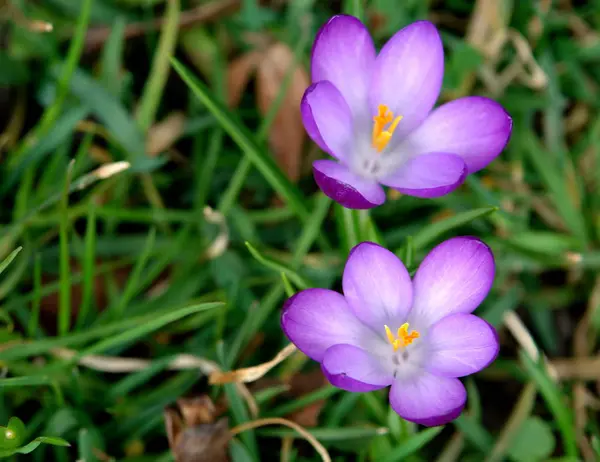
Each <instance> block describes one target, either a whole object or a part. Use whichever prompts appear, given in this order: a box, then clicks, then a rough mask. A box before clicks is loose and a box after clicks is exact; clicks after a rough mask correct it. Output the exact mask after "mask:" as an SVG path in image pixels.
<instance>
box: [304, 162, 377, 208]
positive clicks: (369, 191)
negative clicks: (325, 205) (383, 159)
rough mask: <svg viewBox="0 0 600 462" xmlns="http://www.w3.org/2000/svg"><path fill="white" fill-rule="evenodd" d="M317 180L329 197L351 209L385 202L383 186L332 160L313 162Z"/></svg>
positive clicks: (370, 206) (374, 205)
mask: <svg viewBox="0 0 600 462" xmlns="http://www.w3.org/2000/svg"><path fill="white" fill-rule="evenodd" d="M313 173H314V176H315V181H316V182H317V184H318V185H319V188H321V191H323V192H324V193H325V194H326V195H327V196H328V197H330V198H331V199H333V200H334V201H336V202H338V203H339V204H341V205H343V206H344V207H346V208H349V209H370V208H373V207H376V206H378V205H381V204H383V203H384V202H385V192H384V191H383V188H382V187H381V186H379V185H378V184H377V183H375V182H374V181H368V180H365V179H363V178H361V177H359V176H358V175H356V174H354V173H352V172H351V171H350V170H348V168H347V167H345V166H344V165H341V164H338V163H337V162H334V161H332V160H316V161H315V162H313Z"/></svg>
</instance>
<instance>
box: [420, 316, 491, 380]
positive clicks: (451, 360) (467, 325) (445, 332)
mask: <svg viewBox="0 0 600 462" xmlns="http://www.w3.org/2000/svg"><path fill="white" fill-rule="evenodd" d="M427 341H428V344H429V348H430V352H429V355H428V357H427V363H426V368H427V370H428V371H429V372H431V373H433V374H435V375H442V376H444V377H464V376H465V375H469V374H474V373H475V372H479V371H480V370H481V369H484V368H486V367H487V366H489V365H490V364H491V363H492V362H493V361H494V359H496V356H498V351H499V349H500V344H499V343H498V335H497V334H496V330H495V329H494V328H493V327H492V326H491V325H490V324H489V323H487V322H486V321H484V320H483V319H481V318H478V317H477V316H474V315H472V314H462V313H459V314H453V315H450V316H446V317H445V318H443V319H441V320H440V321H438V322H436V323H435V324H434V325H433V326H432V327H431V329H430V330H429V333H428V336H427Z"/></svg>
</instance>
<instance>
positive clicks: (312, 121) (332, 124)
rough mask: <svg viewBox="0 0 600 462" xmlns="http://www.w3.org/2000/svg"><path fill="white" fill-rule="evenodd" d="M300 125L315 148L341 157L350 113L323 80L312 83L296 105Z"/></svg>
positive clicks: (349, 137)
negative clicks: (299, 116)
mask: <svg viewBox="0 0 600 462" xmlns="http://www.w3.org/2000/svg"><path fill="white" fill-rule="evenodd" d="M300 111H301V113H302V122H303V123H304V128H306V131H307V133H308V135H309V136H310V137H311V138H312V140H313V141H314V142H315V143H317V144H318V145H319V147H320V148H321V149H322V150H323V151H325V152H327V153H329V154H331V155H332V156H333V157H336V158H337V159H340V160H341V159H343V158H344V157H345V156H346V154H347V152H348V149H349V147H350V144H351V142H352V114H351V113H350V108H349V107H348V105H347V104H346V101H345V100H344V97H343V96H342V94H341V93H340V92H339V90H338V89H337V88H336V87H335V86H333V84H332V83H331V82H329V81H327V80H323V81H321V82H317V83H314V84H312V85H311V86H310V87H308V89H307V90H306V92H305V93H304V96H303V98H302V103H301V104H300Z"/></svg>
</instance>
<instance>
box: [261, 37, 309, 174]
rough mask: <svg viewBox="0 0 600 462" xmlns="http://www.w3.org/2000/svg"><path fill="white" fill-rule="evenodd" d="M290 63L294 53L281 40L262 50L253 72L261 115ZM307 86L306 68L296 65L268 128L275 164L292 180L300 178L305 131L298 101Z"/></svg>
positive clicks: (273, 96)
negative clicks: (256, 68) (262, 52)
mask: <svg viewBox="0 0 600 462" xmlns="http://www.w3.org/2000/svg"><path fill="white" fill-rule="evenodd" d="M293 65H294V53H293V52H292V50H291V49H290V48H289V47H288V46H287V45H286V44H284V43H280V42H279V43H275V44H273V45H271V46H270V47H269V48H268V49H267V51H266V52H265V54H264V56H263V59H262V61H261V63H260V65H259V67H258V71H257V75H256V98H257V105H258V109H259V111H260V112H261V114H262V115H263V116H264V115H266V114H267V113H268V111H269V108H270V107H271V104H273V102H274V101H275V99H276V98H277V95H278V93H279V90H280V88H281V85H282V84H283V81H284V79H285V76H286V73H287V72H288V70H289V69H290V67H291V66H293ZM309 85H310V79H309V77H308V73H307V71H306V69H304V68H303V66H302V65H300V64H297V66H296V69H295V71H294V73H293V77H292V82H291V84H290V86H289V89H288V91H287V92H286V94H285V97H284V100H283V103H282V104H281V106H280V108H279V111H278V112H277V115H276V116H275V120H274V121H273V123H272V125H271V129H270V131H269V145H270V147H271V150H272V151H273V154H274V155H275V159H276V160H277V163H278V164H279V166H280V167H281V169H282V170H283V171H284V172H285V174H286V175H287V176H288V178H289V179H290V180H292V181H294V182H295V181H298V179H299V178H300V167H301V163H302V162H301V161H302V148H303V145H304V140H305V136H306V134H305V131H304V126H303V124H302V118H301V116H300V102H301V101H302V96H303V95H304V91H305V90H306V88H307V87H308V86H309Z"/></svg>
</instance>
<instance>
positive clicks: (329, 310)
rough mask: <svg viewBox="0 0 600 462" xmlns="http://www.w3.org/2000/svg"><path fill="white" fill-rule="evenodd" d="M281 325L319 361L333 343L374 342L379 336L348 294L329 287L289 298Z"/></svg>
mask: <svg viewBox="0 0 600 462" xmlns="http://www.w3.org/2000/svg"><path fill="white" fill-rule="evenodd" d="M281 328H282V329H283V332H284V333H285V335H286V336H287V337H288V338H289V339H290V341H291V342H292V343H294V344H295V345H296V346H297V347H298V349H299V350H300V351H302V352H303V353H304V354H305V355H306V356H308V357H310V358H312V359H314V360H315V361H318V362H321V361H323V356H324V355H325V351H326V350H327V349H328V348H329V347H331V346H332V345H336V344H338V343H348V344H350V345H361V344H363V343H366V344H372V342H373V338H374V337H375V335H374V333H373V332H371V331H370V330H369V329H368V328H367V327H366V326H364V325H362V324H361V323H360V321H359V320H358V319H357V318H356V316H354V314H353V313H352V310H351V309H350V308H349V307H348V304H347V303H346V300H345V299H344V297H343V296H342V295H341V294H338V293H337V292H334V291H333V290H327V289H306V290H303V291H301V292H298V293H297V294H296V295H294V296H293V297H291V298H289V299H288V300H287V301H286V303H285V305H284V307H283V312H282V314H281ZM375 341H376V340H375Z"/></svg>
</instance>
